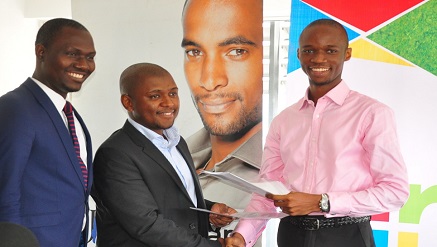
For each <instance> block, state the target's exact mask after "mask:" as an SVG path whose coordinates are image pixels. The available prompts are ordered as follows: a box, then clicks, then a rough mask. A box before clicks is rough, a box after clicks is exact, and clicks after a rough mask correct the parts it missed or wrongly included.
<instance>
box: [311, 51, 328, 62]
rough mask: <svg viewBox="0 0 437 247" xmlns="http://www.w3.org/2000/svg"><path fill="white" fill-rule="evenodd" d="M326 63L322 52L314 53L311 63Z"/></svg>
mask: <svg viewBox="0 0 437 247" xmlns="http://www.w3.org/2000/svg"><path fill="white" fill-rule="evenodd" d="M325 61H326V57H325V55H324V54H323V52H320V51H317V52H314V54H313V56H312V57H311V62H313V63H321V62H325Z"/></svg>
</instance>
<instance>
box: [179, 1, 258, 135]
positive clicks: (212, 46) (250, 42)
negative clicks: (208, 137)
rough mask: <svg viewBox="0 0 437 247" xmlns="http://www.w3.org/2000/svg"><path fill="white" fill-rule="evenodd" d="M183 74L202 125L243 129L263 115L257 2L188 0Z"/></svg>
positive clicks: (214, 130) (219, 131)
mask: <svg viewBox="0 0 437 247" xmlns="http://www.w3.org/2000/svg"><path fill="white" fill-rule="evenodd" d="M183 29H184V38H183V41H182V47H183V48H184V49H185V54H186V55H185V59H184V69H185V77H186V79H187V81H188V84H189V87H190V89H191V93H192V97H193V100H194V103H195V105H196V107H197V110H198V112H199V114H200V117H201V118H202V121H203V124H204V125H205V128H206V129H207V130H208V131H209V132H210V133H211V134H213V135H218V136H228V135H233V134H236V133H237V132H238V133H239V134H242V132H245V131H247V130H248V129H250V128H251V127H252V126H254V125H255V124H257V123H259V122H260V121H261V117H262V89H263V88H262V73H263V71H262V57H263V50H262V49H263V48H262V39H263V33H262V1H261V0H251V1H250V3H248V0H231V1H222V0H215V1H205V0H190V1H188V2H187V5H186V7H185V10H184V15H183Z"/></svg>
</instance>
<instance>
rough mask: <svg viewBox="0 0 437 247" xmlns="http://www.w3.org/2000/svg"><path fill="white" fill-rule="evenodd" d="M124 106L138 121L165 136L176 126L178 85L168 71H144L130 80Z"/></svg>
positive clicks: (122, 97) (122, 99)
mask: <svg viewBox="0 0 437 247" xmlns="http://www.w3.org/2000/svg"><path fill="white" fill-rule="evenodd" d="M126 80H129V82H127V83H128V84H130V85H128V86H126V88H128V89H127V92H125V93H124V94H123V95H122V96H121V101H122V104H123V106H124V107H125V108H126V110H127V111H128V114H129V116H130V117H131V118H132V120H134V121H135V122H137V123H139V124H141V125H143V126H144V127H146V128H148V129H150V130H152V131H155V132H156V133H158V134H160V135H162V133H163V130H164V129H168V128H170V127H171V126H173V124H174V121H175V119H176V117H177V115H178V112H179V95H178V87H177V86H176V83H175V82H174V80H173V77H172V76H171V75H170V74H169V73H168V72H165V73H164V72H163V74H159V75H146V74H144V73H143V72H138V74H136V75H133V76H131V77H130V78H128V79H126Z"/></svg>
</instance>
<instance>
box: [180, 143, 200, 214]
mask: <svg viewBox="0 0 437 247" xmlns="http://www.w3.org/2000/svg"><path fill="white" fill-rule="evenodd" d="M182 140H183V139H182V137H181V141H179V144H178V145H177V146H176V147H177V149H178V150H179V153H181V154H182V156H183V157H184V160H185V162H187V164H188V168H189V169H190V173H191V176H192V177H193V182H194V188H195V190H196V197H197V207H199V208H206V205H205V200H204V199H203V193H202V189H201V187H200V183H199V180H198V179H197V173H196V170H195V168H194V163H193V159H192V158H191V154H190V153H187V152H184V150H183V149H182V148H181V142H182ZM187 149H188V147H187Z"/></svg>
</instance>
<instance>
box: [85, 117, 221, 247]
mask: <svg viewBox="0 0 437 247" xmlns="http://www.w3.org/2000/svg"><path fill="white" fill-rule="evenodd" d="M176 148H177V149H178V150H179V152H180V153H181V154H182V156H183V157H184V159H185V161H186V162H187V164H188V167H189V169H190V171H191V176H193V178H194V183H195V190H196V196H197V207H199V208H211V206H212V204H213V203H212V202H209V201H205V200H204V199H203V195H202V190H201V188H200V184H199V181H198V179H197V174H196V172H195V170H194V164H193V159H192V158H191V155H190V152H189V150H188V146H187V143H186V142H185V140H184V139H183V138H182V137H181V139H180V141H179V144H178V145H177V146H176ZM94 174H95V181H94V185H93V190H92V193H91V194H92V196H93V198H94V200H95V201H96V204H97V245H98V246H103V247H104V246H118V247H121V246H126V247H148V246H150V247H155V246H168V247H182V246H183V247H194V246H197V247H206V246H211V247H212V246H220V243H219V242H217V241H211V240H208V239H207V236H208V227H209V222H208V214H205V213H200V212H197V211H194V210H192V209H190V207H194V204H193V202H192V201H191V198H190V196H189V195H188V193H187V190H186V189H185V187H184V185H183V184H182V181H181V179H180V178H179V176H178V174H177V173H176V171H175V169H174V168H173V166H172V165H171V164H170V162H169V161H168V160H167V158H166V157H165V156H164V155H163V154H162V153H161V151H160V150H159V149H158V148H157V147H156V146H155V145H154V144H153V143H152V142H151V141H150V140H149V139H147V138H146V137H145V136H144V135H143V134H142V133H140V132H139V131H138V130H137V129H135V127H134V126H132V125H131V124H130V123H129V122H128V121H126V123H125V125H124V126H123V128H122V129H120V130H118V131H116V132H115V133H114V134H112V136H111V137H109V138H108V139H107V140H106V141H105V142H104V143H103V144H102V145H101V146H100V147H99V149H98V150H97V153H96V156H95V159H94Z"/></svg>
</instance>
